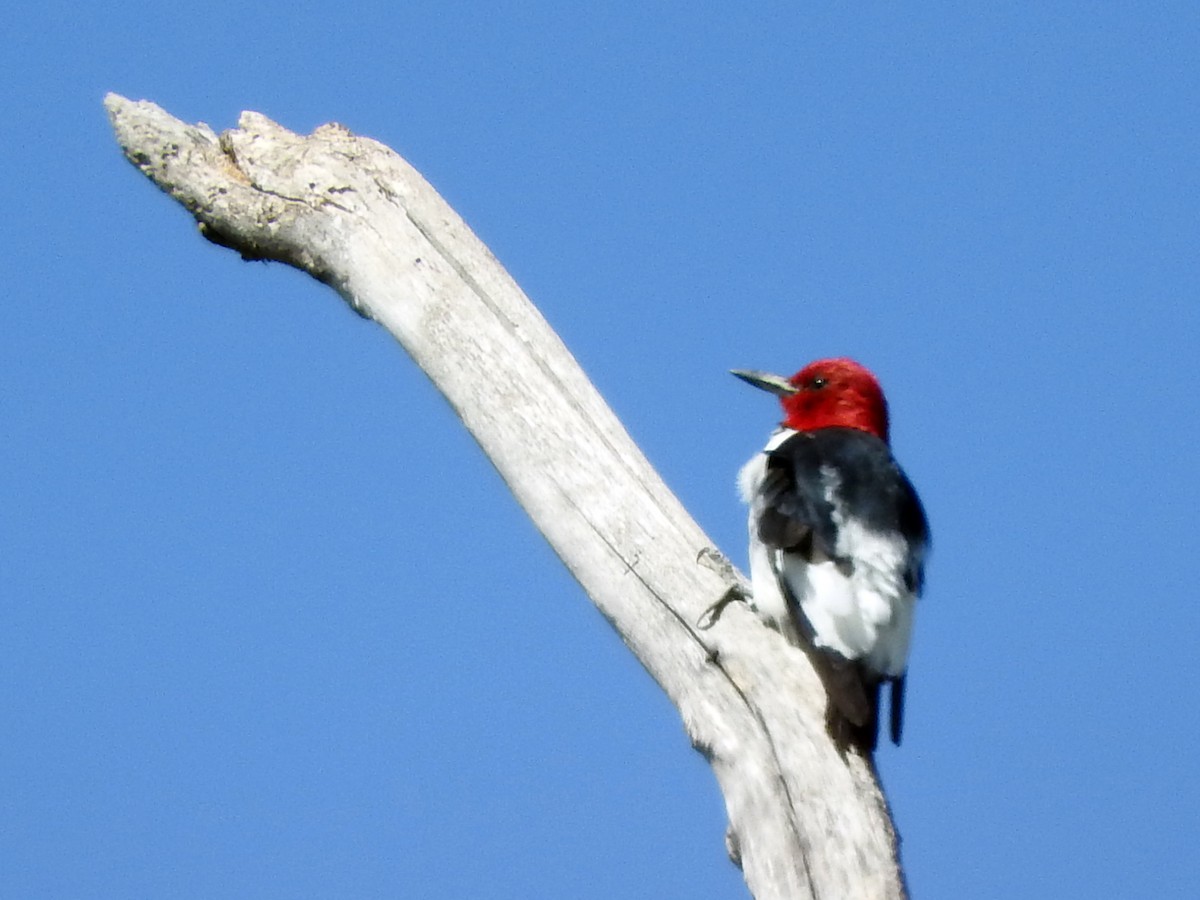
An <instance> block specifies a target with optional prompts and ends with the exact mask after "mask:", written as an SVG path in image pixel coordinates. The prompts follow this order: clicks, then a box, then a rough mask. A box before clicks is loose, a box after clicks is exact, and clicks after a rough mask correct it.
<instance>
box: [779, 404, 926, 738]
mask: <svg viewBox="0 0 1200 900" xmlns="http://www.w3.org/2000/svg"><path fill="white" fill-rule="evenodd" d="M759 491H760V500H761V502H762V511H761V514H760V518H759V528H758V532H759V534H758V536H759V539H760V540H761V541H762V542H763V543H764V544H766V545H767V546H769V547H772V548H774V549H776V550H782V551H785V552H788V553H795V554H799V555H801V556H802V557H803V558H804V559H806V560H808V561H809V562H811V561H813V559H814V558H821V557H823V558H827V559H833V560H837V561H839V562H840V563H842V564H844V565H852V561H850V560H843V559H840V558H839V557H838V554H837V547H838V525H837V523H838V520H839V517H838V516H837V515H835V506H834V501H835V499H836V502H837V504H838V505H839V506H841V507H842V509H841V512H842V515H844V516H852V517H854V518H856V519H858V520H859V521H862V522H863V523H864V524H866V525H867V526H869V527H872V528H875V529H878V530H881V531H884V530H897V531H899V532H900V534H901V535H903V536H904V538H905V539H906V541H907V542H908V545H909V547H910V553H909V565H908V573H907V580H908V587H909V589H910V590H913V591H915V592H919V591H920V588H921V582H922V579H923V569H924V557H925V551H926V547H927V546H928V541H929V529H928V525H927V523H926V519H925V512H924V509H923V508H922V506H921V501H920V499H919V497H918V496H917V493H916V491H915V490H914V489H913V486H912V484H911V483H910V482H909V480H908V478H907V477H906V476H905V475H904V472H903V471H902V470H901V469H900V467H899V465H898V464H897V463H896V461H895V460H894V459H893V457H892V454H891V451H890V450H889V448H888V446H887V444H886V443H884V442H883V441H882V440H880V439H878V438H876V437H874V436H873V435H869V434H866V433H865V432H861V431H857V430H854V429H846V428H828V429H822V430H821V431H816V432H798V433H796V434H794V435H792V436H791V437H789V438H788V439H787V440H785V441H784V442H783V443H781V444H780V445H779V446H778V447H777V448H775V449H774V450H772V451H770V452H769V453H768V459H767V471H766V476H765V478H764V479H763V483H762V485H761V486H760V489H759ZM834 491H836V498H835V497H834ZM776 575H777V577H778V581H779V586H780V589H781V591H782V592H783V595H784V597H785V599H786V600H787V604H788V608H789V610H790V612H791V615H792V619H793V622H794V623H795V625H796V626H797V631H798V632H799V633H800V634H801V635H802V636H803V637H804V639H805V644H806V646H805V648H804V649H805V650H806V651H807V652H808V654H809V657H810V658H811V659H812V661H813V664H814V667H815V668H816V670H817V673H818V674H819V675H820V677H821V681H822V683H823V684H824V686H825V691H826V694H827V695H828V696H829V700H830V703H829V706H828V708H827V710H826V724H827V726H828V728H829V732H830V734H831V736H833V738H834V740H835V741H836V742H837V743H838V745H839V746H840V747H842V748H843V749H844V748H845V747H846V746H848V745H850V744H854V745H857V746H859V747H861V748H863V750H865V751H868V752H869V751H872V750H874V748H875V744H876V741H877V735H878V731H879V726H878V720H879V694H880V689H881V687H882V683H883V681H889V682H891V685H890V686H891V690H890V701H891V702H890V713H891V715H890V721H889V729H888V730H889V736H890V737H891V739H892V742H893V743H896V744H899V743H900V734H901V731H902V729H903V719H904V687H905V684H904V681H905V679H904V676H903V675H901V676H899V677H896V678H884V677H882V676H880V675H879V673H876V672H872V671H870V670H869V669H867V668H866V667H865V666H863V665H862V664H861V663H860V662H859V661H857V660H852V659H847V658H846V657H845V656H843V655H842V654H840V653H838V652H837V651H834V650H830V649H828V648H824V647H816V646H815V645H814V643H813V640H812V637H813V629H812V626H811V625H810V624H809V622H808V621H807V619H806V618H805V617H804V614H803V612H802V610H801V608H800V604H799V600H798V598H797V597H795V596H794V595H793V593H792V591H791V589H790V586H789V585H788V583H787V580H786V579H784V578H783V577H781V575H782V573H779V572H777V573H776Z"/></svg>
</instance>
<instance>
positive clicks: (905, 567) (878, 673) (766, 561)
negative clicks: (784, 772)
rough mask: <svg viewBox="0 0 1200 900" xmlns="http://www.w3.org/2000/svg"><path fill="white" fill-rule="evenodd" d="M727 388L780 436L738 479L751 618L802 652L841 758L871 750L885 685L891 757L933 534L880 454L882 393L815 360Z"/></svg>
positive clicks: (884, 438) (839, 363) (892, 464)
mask: <svg viewBox="0 0 1200 900" xmlns="http://www.w3.org/2000/svg"><path fill="white" fill-rule="evenodd" d="M733 374H734V375H736V376H737V377H738V378H741V379H742V380H743V381H746V382H749V383H750V384H752V385H754V386H755V387H758V388H762V389H763V390H766V391H770V392H771V393H773V394H775V395H777V396H778V397H779V399H780V402H781V403H782V405H783V421H782V422H781V423H780V425H779V428H778V429H777V430H776V431H775V433H774V434H772V435H771V438H770V440H768V441H767V445H766V447H764V448H763V450H762V451H761V452H759V453H756V454H755V455H754V458H753V459H751V460H750V461H749V462H748V463H746V465H745V466H744V467H743V468H742V470H741V473H740V475H739V476H738V486H739V488H740V490H741V494H742V498H743V499H744V500H745V501H746V503H747V504H749V506H750V574H751V584H752V587H753V591H754V607H755V609H756V610H757V612H758V615H759V616H760V617H761V618H762V619H763V620H764V621H765V622H767V623H768V624H769V625H771V626H773V627H775V628H777V629H778V630H779V631H780V632H782V633H783V635H784V636H785V637H787V638H788V639H789V640H791V641H792V642H793V643H795V644H797V645H799V646H801V647H804V648H805V649H806V650H807V651H808V652H809V656H810V657H811V658H812V660H813V663H814V665H815V666H816V668H817V671H818V673H819V674H820V676H821V679H822V681H823V682H824V684H825V690H826V692H827V693H828V694H829V704H828V710H827V716H826V718H827V724H828V726H829V729H830V734H831V735H832V736H833V737H834V739H835V740H836V741H837V743H838V745H839V746H840V747H842V748H843V749H844V748H845V747H846V746H847V745H849V744H851V743H853V744H854V745H856V746H858V747H860V748H862V749H863V750H865V751H868V752H869V751H871V750H873V749H874V748H875V742H876V737H877V734H878V710H879V694H880V689H881V687H882V685H883V683H884V682H885V681H886V682H888V683H889V684H890V686H891V720H890V725H891V728H890V732H891V738H892V741H893V742H894V743H896V744H899V743H900V731H901V727H902V725H903V720H904V679H905V670H906V668H907V666H908V647H909V641H910V638H911V636H912V625H913V612H914V607H915V605H916V599H917V596H918V595H919V594H920V593H921V584H922V578H923V568H924V561H925V554H926V551H927V549H928V547H929V528H928V525H927V523H926V521H925V511H924V510H923V509H922V507H921V501H920V499H919V498H918V497H917V492H916V491H915V490H914V489H913V486H912V484H911V483H910V482H909V480H908V478H907V477H906V476H905V474H904V472H903V470H902V469H901V468H900V466H899V464H898V463H897V462H896V460H895V459H894V458H893V456H892V452H891V449H890V447H889V445H888V413H887V401H886V400H884V396H883V390H882V389H881V388H880V387H879V382H878V381H877V380H876V379H875V376H874V375H872V374H871V373H870V372H869V371H867V370H866V369H865V368H863V367H862V366H861V365H859V364H858V363H856V362H854V361H853V360H850V359H822V360H818V361H817V362H814V363H810V364H809V365H807V366H805V367H804V368H803V369H801V370H800V371H799V372H797V373H796V374H795V375H793V376H792V377H791V378H783V377H780V376H778V375H768V374H766V373H763V372H750V371H741V370H734V372H733Z"/></svg>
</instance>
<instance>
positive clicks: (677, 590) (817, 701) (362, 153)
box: [105, 95, 905, 900]
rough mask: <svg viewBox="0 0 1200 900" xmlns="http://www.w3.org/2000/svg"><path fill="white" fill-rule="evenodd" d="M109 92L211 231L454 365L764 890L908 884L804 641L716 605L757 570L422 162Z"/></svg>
mask: <svg viewBox="0 0 1200 900" xmlns="http://www.w3.org/2000/svg"><path fill="white" fill-rule="evenodd" d="M105 103H106V106H107V108H108V113H109V116H110V118H111V121H112V125H113V129H114V130H115V132H116V136H117V140H118V142H119V143H120V145H121V148H122V150H123V151H124V153H125V156H126V157H127V158H128V159H129V161H130V162H132V163H133V164H134V165H135V166H136V167H137V168H138V169H139V170H141V172H142V173H143V174H144V175H146V177H148V178H150V179H151V180H152V181H153V182H154V183H155V184H156V185H158V186H159V187H160V188H161V189H162V190H163V191H165V192H166V193H168V194H169V195H170V196H171V197H173V198H174V199H175V200H177V201H179V202H180V203H181V204H183V206H185V207H186V208H187V209H188V211H189V212H190V213H191V214H192V215H193V216H194V217H195V218H196V220H197V221H198V222H199V224H200V228H201V231H202V233H203V234H204V236H205V237H207V238H208V239H209V240H211V241H214V242H216V243H218V244H221V245H223V246H227V247H229V248H231V249H233V250H236V251H237V252H238V253H240V254H241V255H242V256H243V257H244V258H246V259H269V260H278V261H280V262H285V263H287V264H289V265H292V266H295V267H296V268H299V269H302V270H304V271H305V272H308V273H309V274H310V275H312V276H313V277H314V278H317V279H319V280H321V281H323V282H325V283H326V284H328V285H330V286H331V287H333V288H334V289H335V290H336V291H337V292H338V293H339V294H340V295H341V296H342V298H343V299H344V300H345V301H346V302H347V303H349V304H350V305H351V307H353V309H354V310H355V311H357V312H358V313H359V314H360V315H362V316H365V317H367V318H369V319H372V320H374V321H375V322H377V323H379V324H380V325H382V326H383V327H384V328H386V329H387V330H388V331H389V332H390V333H391V334H392V335H393V336H394V337H395V338H396V340H397V341H399V342H400V344H401V345H403V347H404V349H405V350H406V351H407V352H408V353H409V354H410V355H411V356H412V358H413V359H414V360H415V361H416V362H417V364H418V365H420V367H421V368H422V369H423V370H424V371H425V373H426V374H427V375H428V376H429V378H430V379H432V380H433V382H434V384H435V385H436V386H437V387H438V389H439V390H440V391H441V392H442V394H443V395H444V396H445V398H446V399H447V401H449V403H450V405H451V406H452V407H453V408H454V410H455V412H456V413H457V414H458V415H459V417H460V418H461V419H462V421H463V424H464V425H465V426H466V427H467V429H468V430H469V431H470V432H471V434H472V435H473V436H474V437H475V439H476V440H477V441H478V442H479V445H480V446H481V447H482V448H483V451H484V452H485V453H486V454H487V455H488V457H489V458H490V459H491V461H492V463H493V464H494V465H495V467H496V469H497V470H499V472H500V474H501V476H502V477H503V478H504V480H505V482H507V484H508V486H509V487H510V488H511V489H512V492H513V494H515V495H516V498H517V500H518V501H519V502H520V503H521V505H522V506H523V507H524V508H525V510H526V511H527V512H528V513H529V515H530V516H531V517H532V519H533V521H534V523H535V524H536V525H537V527H538V528H539V529H540V530H541V532H542V534H544V535H545V537H546V540H548V541H549V542H550V544H551V546H553V548H554V550H555V552H556V553H557V554H558V556H559V557H560V558H561V559H562V561H563V562H564V563H565V564H566V566H567V568H569V569H570V570H571V573H572V574H573V575H574V576H575V578H576V579H578V581H579V583H580V584H581V585H582V586H583V588H584V590H585V591H587V593H588V595H589V596H590V597H591V599H592V601H593V602H594V603H595V604H596V606H597V607H598V608H599V609H600V612H601V613H603V615H604V616H605V617H606V618H607V619H608V620H609V621H610V622H611V623H612V624H613V627H614V628H616V629H617V631H618V632H619V633H620V635H621V637H622V638H623V639H624V641H625V643H626V644H627V645H628V646H629V648H630V649H631V650H632V651H633V653H634V654H635V655H636V656H637V658H638V660H639V661H640V662H641V664H642V665H643V666H645V668H646V670H647V671H648V672H649V673H650V675H651V676H652V677H653V678H654V679H655V681H657V682H658V684H659V685H661V686H662V689H663V690H664V691H666V693H667V695H668V696H669V697H670V698H671V701H672V702H673V703H674V704H675V706H676V707H677V708H678V710H679V713H680V716H681V717H682V719H683V725H684V728H685V729H686V730H687V734H688V736H689V738H690V739H691V741H692V744H693V745H694V746H695V747H696V749H697V750H699V751H700V752H701V753H702V754H703V755H704V756H705V758H706V759H708V760H709V762H710V763H711V765H712V768H713V772H714V773H715V774H716V777H717V780H718V782H719V783H720V787H721V791H722V793H723V795H724V798H725V805H726V810H727V813H728V816H729V830H728V833H727V849H728V851H729V853H730V856H731V857H732V858H733V860H734V861H735V862H736V863H737V864H738V865H740V866H741V868H742V871H743V873H744V875H745V879H746V883H747V885H748V886H749V888H750V891H751V892H752V894H753V895H754V896H755V897H756V898H758V900H773V898H780V900H783V898H805V897H812V898H817V897H821V898H826V900H851V898H902V897H904V896H905V888H904V881H903V876H902V874H901V871H900V867H899V862H898V847H897V839H896V834H895V831H894V829H893V827H892V823H891V820H890V817H889V812H888V808H887V803H886V801H885V799H884V797H883V794H882V792H881V791H880V789H879V786H878V783H877V781H876V777H875V773H874V770H873V767H872V765H871V763H870V761H869V760H865V759H863V758H861V757H860V756H858V755H855V754H854V753H850V754H848V755H845V756H843V755H840V754H839V752H838V750H837V749H836V748H835V747H834V745H833V743H832V741H831V740H830V739H829V737H828V736H827V735H826V733H825V727H824V721H825V719H824V706H825V695H824V691H823V689H822V687H821V684H820V682H819V680H818V678H817V676H816V674H815V673H814V671H813V670H812V667H811V665H810V664H809V662H808V660H807V658H806V657H805V655H804V654H803V652H802V651H801V650H799V649H797V648H795V647H792V646H789V645H788V644H787V643H786V642H785V641H784V640H783V639H782V638H781V637H780V636H779V635H778V634H776V633H775V632H774V631H771V630H769V629H767V628H764V627H763V626H762V625H760V624H759V622H758V620H757V619H756V618H755V616H754V615H753V613H752V612H751V611H749V610H748V609H747V608H746V606H745V605H744V604H742V603H731V604H729V605H728V606H727V607H725V609H724V611H723V612H722V613H721V614H720V615H719V616H709V618H710V619H712V620H714V621H713V622H712V623H711V627H707V628H704V627H700V626H698V625H697V623H698V622H700V621H701V620H702V618H703V617H704V614H705V611H706V610H709V609H710V608H711V607H712V606H713V604H715V603H717V602H718V601H719V600H721V598H723V597H727V596H729V595H730V592H731V591H733V592H736V591H739V590H741V589H742V588H743V584H744V582H743V579H742V578H741V576H740V575H739V574H738V573H737V571H736V570H735V569H734V568H733V567H732V566H730V565H729V564H728V563H727V562H726V561H725V559H724V557H723V556H721V555H720V554H719V553H718V551H717V550H716V549H715V548H714V547H713V546H712V542H711V541H709V539H708V538H707V537H706V536H705V535H704V533H703V532H702V531H701V530H700V528H699V526H697V525H696V523H695V522H694V521H692V518H691V516H689V515H688V513H687V511H686V510H685V509H684V508H683V507H682V506H681V504H680V503H679V501H678V500H677V499H676V497H675V496H674V495H673V494H672V493H671V492H670V491H669V490H668V489H667V487H666V486H665V485H664V484H663V482H662V480H661V479H660V478H659V477H658V475H657V473H655V471H654V470H653V469H652V468H651V466H650V465H649V463H648V462H647V461H646V459H645V457H644V456H643V455H642V453H641V451H640V450H639V449H638V448H637V446H636V445H635V444H634V443H633V441H632V440H631V439H630V437H629V435H628V434H627V433H626V432H625V429H624V428H623V427H622V426H621V423H620V422H619V421H618V420H617V418H616V417H615V416H614V414H613V413H612V411H611V410H610V409H609V408H608V406H607V405H606V404H605V402H604V400H603V398H601V396H600V395H599V394H598V393H597V392H596V389H595V388H594V387H593V386H592V384H591V383H590V382H589V381H588V379H587V377H586V376H585V375H584V373H583V371H582V370H581V369H580V367H579V365H578V364H577V363H576V361H575V360H574V358H573V357H572V356H571V354H570V352H569V351H568V350H567V348H566V347H565V346H564V345H563V343H562V342H561V341H560V340H559V338H558V336H557V335H556V334H555V333H554V331H553V330H552V329H551V328H550V327H549V325H547V323H546V321H545V320H544V319H543V318H542V316H541V315H540V314H539V313H538V311H537V309H535V308H534V306H533V305H532V304H531V303H530V302H529V300H528V299H527V298H526V297H525V295H524V294H523V293H522V292H521V289H520V288H519V287H518V286H517V284H516V283H515V282H514V281H513V280H512V278H510V277H509V275H508V273H507V272H506V271H505V270H504V268H503V267H502V266H501V265H500V264H499V263H498V262H497V261H496V259H495V258H494V257H493V256H492V254H491V253H490V252H489V251H488V249H487V247H485V246H484V245H483V244H482V243H481V242H480V241H479V239H478V238H477V237H476V236H475V235H474V234H473V233H472V232H471V230H470V229H469V228H467V226H466V225H465V224H464V223H463V221H462V219H460V218H459V217H458V215H457V214H456V213H455V212H454V210H452V209H451V208H450V207H449V206H448V205H447V204H446V203H445V201H444V200H442V198H441V197H440V196H438V194H437V193H436V192H435V191H434V190H433V188H431V187H430V186H429V184H428V183H427V182H426V181H425V180H424V179H423V178H422V177H421V175H420V174H419V173H417V172H416V171H415V170H414V169H413V168H412V167H411V166H410V165H409V164H408V163H406V162H405V161H404V160H403V159H401V158H400V157H399V156H398V155H396V154H395V153H394V152H393V151H391V150H390V149H388V148H387V147H385V146H383V145H382V144H379V143H378V142H376V141H373V140H370V139H368V138H363V137H358V136H356V135H354V134H352V133H351V132H350V131H348V130H347V129H346V128H344V127H342V126H340V125H325V126H322V127H320V128H318V129H317V130H316V131H314V132H313V133H312V134H311V135H308V136H301V135H297V134H293V133H292V132H290V131H287V130H286V129H284V128H282V127H280V126H279V125H277V124H275V123H274V122H272V121H270V120H269V119H267V118H266V117H264V116H262V115H260V114H258V113H253V112H246V113H243V114H242V116H241V118H240V120H239V123H238V127H237V128H234V129H232V130H229V131H225V132H223V133H222V134H220V135H218V134H216V133H214V132H213V131H212V129H210V128H209V127H208V126H206V125H204V124H196V125H191V124H187V123H184V122H181V121H179V120H178V119H175V118H173V117H172V116H170V115H169V114H168V113H166V112H165V111H163V110H162V109H160V108H159V107H157V106H155V105H154V104H152V103H148V102H145V101H141V102H134V101H130V100H126V99H125V98H123V97H119V96H116V95H109V96H108V97H107V98H106V101H105ZM730 474H731V478H732V475H733V473H730ZM706 624H707V623H706Z"/></svg>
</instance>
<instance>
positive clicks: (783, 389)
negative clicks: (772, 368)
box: [729, 369, 797, 397]
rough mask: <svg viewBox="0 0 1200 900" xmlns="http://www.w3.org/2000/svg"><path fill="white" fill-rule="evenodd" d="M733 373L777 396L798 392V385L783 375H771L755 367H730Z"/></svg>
mask: <svg viewBox="0 0 1200 900" xmlns="http://www.w3.org/2000/svg"><path fill="white" fill-rule="evenodd" d="M729 372H730V374H731V375H736V376H737V377H738V378H740V379H742V381H744V382H746V384H752V385H754V386H755V387H756V388H760V389H762V390H764V391H769V392H770V393H772V394H775V395H776V396H777V397H790V396H791V395H792V394H794V393H796V390H797V389H796V386H795V385H794V384H792V383H791V382H790V381H788V380H787V379H786V378H784V377H783V376H782V375H771V374H770V373H768V372H757V371H755V370H753V369H730V370H729Z"/></svg>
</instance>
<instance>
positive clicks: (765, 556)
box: [738, 430, 916, 676]
mask: <svg viewBox="0 0 1200 900" xmlns="http://www.w3.org/2000/svg"><path fill="white" fill-rule="evenodd" d="M792 434H793V432H791V431H787V430H783V431H781V432H779V433H778V434H777V435H776V437H774V438H773V439H772V440H771V442H770V443H768V445H767V449H768V450H770V449H771V448H772V447H774V446H778V444H779V443H781V442H782V441H783V440H786V439H787V438H788V437H790V436H791V435H792ZM766 463H767V457H766V455H765V454H764V453H757V454H755V455H754V457H753V458H752V459H751V460H750V461H749V462H747V463H746V465H744V466H743V467H742V469H741V471H740V472H739V474H738V488H739V491H740V493H741V495H742V499H743V500H745V501H746V503H748V504H749V506H750V517H749V527H750V577H751V584H752V586H753V589H754V606H755V609H756V610H757V612H758V614H759V615H760V616H761V617H762V618H763V619H764V620H765V621H766V622H767V623H768V624H770V625H772V626H774V627H775V628H777V629H778V630H780V631H781V632H782V633H783V634H784V635H786V636H787V637H789V639H791V640H793V641H794V640H796V639H797V638H798V633H797V629H796V627H795V624H794V622H793V621H792V616H791V614H790V613H789V611H788V608H787V601H786V600H785V595H784V592H783V591H782V590H781V588H780V583H779V582H780V579H784V580H785V581H786V583H787V585H788V587H789V588H790V590H791V593H792V595H793V596H794V597H795V598H796V599H797V601H798V602H799V604H800V609H801V610H802V611H803V613H804V616H805V618H806V619H807V620H808V622H809V624H810V625H811V626H812V629H813V642H814V643H815V644H816V645H817V646H818V647H824V648H828V649H830V650H835V651H837V652H838V653H841V654H842V655H843V656H845V657H847V658H848V659H861V660H864V661H865V662H866V663H867V665H868V666H870V668H871V669H873V670H874V671H876V672H879V673H880V674H883V675H890V676H896V675H902V674H903V673H904V670H905V668H906V667H907V665H908V651H909V644H910V643H911V640H912V626H913V614H914V611H915V606H916V597H915V596H914V595H913V593H912V592H911V591H909V590H908V588H907V585H906V583H905V577H904V576H905V572H906V570H907V567H908V556H907V546H906V544H905V542H904V540H903V539H902V538H900V537H898V536H890V535H886V534H881V533H879V532H877V531H873V530H871V529H869V528H866V527H865V526H864V525H863V524H862V523H861V522H859V521H858V520H856V519H853V518H848V517H844V516H841V515H840V514H839V513H837V512H835V521H836V524H837V526H838V545H837V547H836V548H834V549H835V553H836V554H837V556H838V558H839V559H842V560H850V561H851V565H849V566H847V565H845V564H844V563H843V564H839V563H838V562H836V561H834V560H831V559H829V558H828V557H826V556H825V555H824V554H822V553H820V551H819V550H818V551H815V554H814V556H813V561H812V562H811V563H810V562H809V561H807V560H806V559H804V558H803V557H802V556H800V555H799V554H795V553H787V552H785V551H781V550H775V549H772V548H769V547H767V546H766V545H764V544H763V543H762V541H761V540H759V538H758V534H757V528H756V524H755V523H756V522H757V520H758V517H759V514H760V513H761V501H760V500H759V497H758V488H759V485H761V484H762V480H763V478H764V477H765V476H766V470H767V466H766ZM821 474H822V476H823V478H822V481H823V483H824V487H825V491H826V497H827V499H829V500H830V501H831V502H833V505H834V509H835V511H837V510H840V505H839V504H838V503H837V502H836V491H837V475H836V472H834V471H833V470H831V469H830V470H822V473H821Z"/></svg>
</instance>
